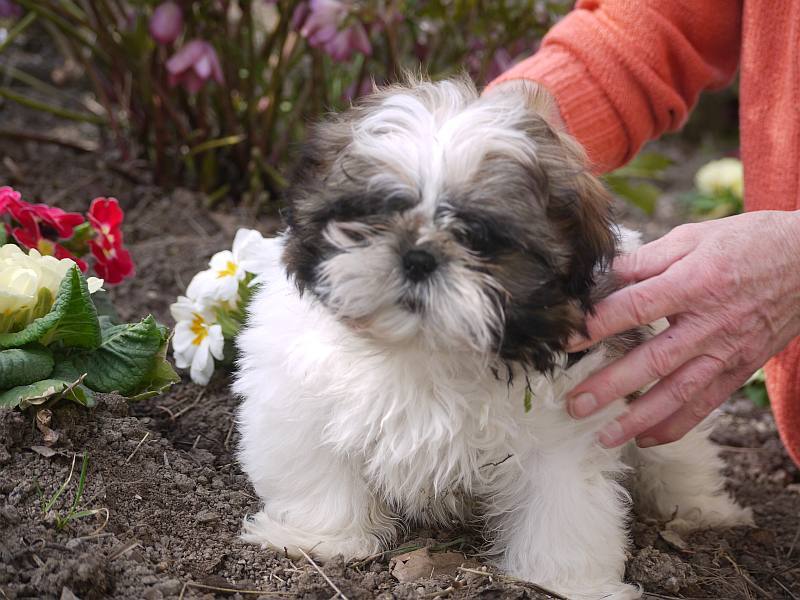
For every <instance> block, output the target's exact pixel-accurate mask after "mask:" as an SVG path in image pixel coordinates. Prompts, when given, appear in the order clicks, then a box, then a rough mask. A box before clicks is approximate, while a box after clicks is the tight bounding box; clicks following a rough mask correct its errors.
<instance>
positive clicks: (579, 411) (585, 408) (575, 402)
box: [569, 392, 597, 419]
mask: <svg viewBox="0 0 800 600" xmlns="http://www.w3.org/2000/svg"><path fill="white" fill-rule="evenodd" d="M595 408H597V399H596V398H595V397H594V396H593V395H592V394H588V393H586V392H584V393H582V394H578V395H577V396H575V398H573V399H572V401H571V402H570V403H569V414H571V415H572V416H573V417H575V418H578V419H580V418H581V417H585V416H586V415H590V414H592V413H593V412H594V409H595Z"/></svg>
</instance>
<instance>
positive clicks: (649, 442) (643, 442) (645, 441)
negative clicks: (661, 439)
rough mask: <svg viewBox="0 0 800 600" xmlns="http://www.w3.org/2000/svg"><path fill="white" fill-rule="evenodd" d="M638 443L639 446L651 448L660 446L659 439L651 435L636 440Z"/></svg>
mask: <svg viewBox="0 0 800 600" xmlns="http://www.w3.org/2000/svg"><path fill="white" fill-rule="evenodd" d="M636 445H637V446H639V448H651V447H652V446H658V440H657V439H655V438H651V437H646V438H641V439H637V440H636Z"/></svg>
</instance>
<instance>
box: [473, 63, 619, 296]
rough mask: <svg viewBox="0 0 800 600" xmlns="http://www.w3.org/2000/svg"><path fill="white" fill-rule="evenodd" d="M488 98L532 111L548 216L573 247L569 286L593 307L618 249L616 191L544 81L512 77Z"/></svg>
mask: <svg viewBox="0 0 800 600" xmlns="http://www.w3.org/2000/svg"><path fill="white" fill-rule="evenodd" d="M485 96H486V97H487V98H488V99H491V101H492V102H498V103H500V104H501V105H502V104H504V103H509V104H511V105H516V106H519V104H523V105H524V106H526V107H527V108H528V110H529V116H530V117H531V118H530V120H529V121H528V122H527V123H525V124H523V126H524V127H525V128H526V129H527V131H528V134H529V135H530V136H531V137H532V138H533V139H534V140H535V141H536V143H537V159H538V162H539V166H540V168H541V176H543V177H544V178H545V179H546V180H547V187H548V192H549V198H548V202H547V215H548V217H549V218H550V219H551V221H552V222H553V223H554V224H555V225H556V226H557V227H558V228H559V230H560V232H561V234H562V235H563V239H565V240H567V242H568V243H569V244H570V246H571V247H572V257H571V260H570V269H569V274H568V275H567V281H566V289H567V292H568V293H569V294H570V295H571V296H573V297H574V298H577V299H578V300H579V301H580V303H581V305H582V306H583V308H584V309H588V310H591V299H590V290H591V288H592V287H593V286H594V280H595V276H596V275H597V274H598V273H599V272H602V270H604V269H606V268H608V267H609V266H610V264H611V261H612V260H613V258H614V254H615V251H616V235H615V231H616V229H615V226H614V221H613V218H612V210H611V207H612V199H611V195H610V194H609V192H608V191H607V190H606V188H605V187H604V185H603V183H602V182H601V181H600V180H599V179H597V178H596V177H594V176H593V175H592V174H591V173H590V171H589V168H588V163H587V160H586V154H585V152H584V151H583V148H582V147H581V145H580V144H579V143H578V142H577V141H576V140H575V139H574V138H572V136H570V135H569V133H568V132H567V128H566V124H565V123H564V121H563V119H562V118H561V114H560V112H559V110H558V104H557V103H556V100H555V98H554V97H553V96H552V95H551V94H550V92H548V91H547V89H545V88H544V87H543V86H542V85H539V84H538V83H536V82H533V81H529V80H524V79H517V80H511V81H506V82H503V83H500V84H498V85H496V86H494V87H493V88H491V89H489V90H488V91H487V92H486V94H485Z"/></svg>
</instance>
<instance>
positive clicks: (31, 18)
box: [0, 12, 36, 52]
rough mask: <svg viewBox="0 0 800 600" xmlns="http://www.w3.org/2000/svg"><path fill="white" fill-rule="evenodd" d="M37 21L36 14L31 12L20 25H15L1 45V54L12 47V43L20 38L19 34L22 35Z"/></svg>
mask: <svg viewBox="0 0 800 600" xmlns="http://www.w3.org/2000/svg"><path fill="white" fill-rule="evenodd" d="M35 20H36V13H33V12H29V13H28V14H27V15H25V17H23V19H22V20H21V21H20V22H19V23H17V24H16V25H14V27H12V28H11V31H9V32H8V35H7V36H6V39H5V40H3V43H2V44H0V52H2V51H3V50H5V49H6V48H8V46H10V45H11V43H12V42H13V41H14V40H15V39H16V38H17V36H19V34H21V33H22V32H23V31H25V30H26V29H27V28H28V27H30V26H31V24H32V23H33V22H34V21H35Z"/></svg>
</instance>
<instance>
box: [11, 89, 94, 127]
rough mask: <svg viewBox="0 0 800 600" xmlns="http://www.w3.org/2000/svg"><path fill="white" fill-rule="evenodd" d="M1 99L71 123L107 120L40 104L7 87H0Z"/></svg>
mask: <svg viewBox="0 0 800 600" xmlns="http://www.w3.org/2000/svg"><path fill="white" fill-rule="evenodd" d="M0 97H2V98H5V99H7V100H11V101H12V102H16V103H17V104H21V105H23V106H27V107H28V108H32V109H33V110H38V111H41V112H46V113H50V114H52V115H56V116H57V117H61V118H62V119H68V120H70V121H79V122H82V123H92V124H93V125H105V124H106V120H105V119H103V118H102V117H98V116H95V115H89V114H86V113H80V112H76V111H73V110H69V109H66V108H61V107H60V106H52V105H50V104H47V103H45V102H39V101H38V100H34V99H32V98H28V97H27V96H23V95H22V94H17V93H16V92H12V91H11V90H10V89H8V88H7V87H0Z"/></svg>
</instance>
